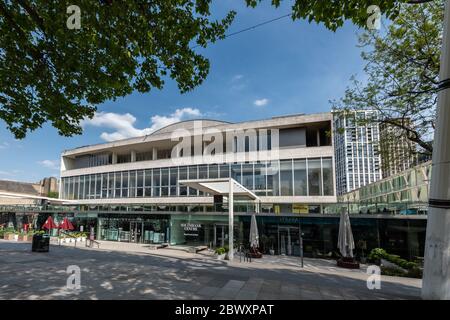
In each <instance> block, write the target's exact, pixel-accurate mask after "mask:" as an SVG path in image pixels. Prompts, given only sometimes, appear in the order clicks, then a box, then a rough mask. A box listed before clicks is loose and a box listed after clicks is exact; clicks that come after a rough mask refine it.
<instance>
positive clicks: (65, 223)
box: [59, 217, 75, 230]
mask: <svg viewBox="0 0 450 320" xmlns="http://www.w3.org/2000/svg"><path fill="white" fill-rule="evenodd" d="M59 228H60V229H63V230H73V229H75V228H74V227H73V224H72V222H70V220H69V219H67V217H65V218H64V219H63V222H61V224H60V225H59Z"/></svg>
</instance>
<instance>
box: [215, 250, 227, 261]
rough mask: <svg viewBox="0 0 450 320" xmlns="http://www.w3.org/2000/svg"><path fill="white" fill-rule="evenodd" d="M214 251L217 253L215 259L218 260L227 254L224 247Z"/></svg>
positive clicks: (223, 258)
mask: <svg viewBox="0 0 450 320" xmlns="http://www.w3.org/2000/svg"><path fill="white" fill-rule="evenodd" d="M215 253H216V255H217V259H218V260H225V257H226V255H227V251H226V250H225V248H224V247H219V248H217V249H216V251H215Z"/></svg>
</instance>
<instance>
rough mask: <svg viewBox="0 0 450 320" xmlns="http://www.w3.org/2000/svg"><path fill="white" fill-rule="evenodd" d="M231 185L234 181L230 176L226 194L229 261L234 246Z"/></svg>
mask: <svg viewBox="0 0 450 320" xmlns="http://www.w3.org/2000/svg"><path fill="white" fill-rule="evenodd" d="M233 187H234V182H233V179H232V178H230V190H229V194H228V248H229V249H230V251H229V252H228V259H229V260H230V261H233V258H234V252H233V250H234V248H233V240H234V239H233V238H234V237H233V226H234V221H233V218H234V217H233V215H234V207H233V206H234V199H233V193H234V191H233Z"/></svg>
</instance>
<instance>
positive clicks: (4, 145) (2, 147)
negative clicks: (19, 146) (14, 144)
mask: <svg viewBox="0 0 450 320" xmlns="http://www.w3.org/2000/svg"><path fill="white" fill-rule="evenodd" d="M8 147H9V143H8V142H1V143H0V149H6V148H8Z"/></svg>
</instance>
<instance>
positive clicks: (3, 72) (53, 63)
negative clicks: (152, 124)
mask: <svg viewBox="0 0 450 320" xmlns="http://www.w3.org/2000/svg"><path fill="white" fill-rule="evenodd" d="M210 3H211V0H153V1H92V0H78V1H76V2H75V3H72V2H71V1H67V0H64V1H37V0H17V1H0V17H1V18H0V119H3V120H4V121H5V122H6V124H7V128H8V129H9V130H10V131H11V132H12V133H13V134H14V135H15V137H16V138H18V139H21V138H24V137H25V136H26V134H27V133H28V132H29V131H33V130H35V129H37V128H39V127H41V126H42V125H43V124H45V123H46V122H50V123H51V124H52V125H53V126H54V127H55V128H56V129H57V130H58V132H59V134H61V135H63V136H71V135H74V134H80V133H81V132H82V128H81V126H80V121H81V120H82V119H84V118H86V117H88V118H92V117H93V116H94V112H95V110H96V105H98V104H100V103H103V102H105V101H106V100H115V99H116V98H118V97H123V96H126V95H128V94H130V93H132V92H133V91H138V92H141V93H145V92H149V91H150V90H151V89H152V88H156V89H161V88H163V86H164V82H165V79H166V78H167V77H170V78H172V79H173V80H175V81H176V82H177V84H178V87H179V89H180V91H181V92H187V91H190V90H192V89H193V88H195V87H196V86H198V85H200V84H201V83H202V82H203V81H204V80H205V78H206V76H207V74H208V71H209V67H210V64H209V61H208V59H206V58H205V57H204V56H202V55H200V54H199V53H197V52H196V51H195V50H194V49H193V48H194V47H195V46H199V47H206V46H207V44H208V43H210V42H215V41H216V40H218V39H221V38H223V37H224V35H225V31H226V30H227V28H228V27H229V25H230V24H231V22H232V20H233V18H234V15H235V12H233V11H232V12H229V13H228V14H227V15H226V16H225V17H224V19H222V20H213V19H211V13H210ZM72 4H76V5H77V6H79V7H80V9H81V29H78V30H77V29H74V30H69V29H68V28H67V27H66V22H67V19H68V18H69V14H67V13H66V12H67V7H68V6H69V5H72Z"/></svg>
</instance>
